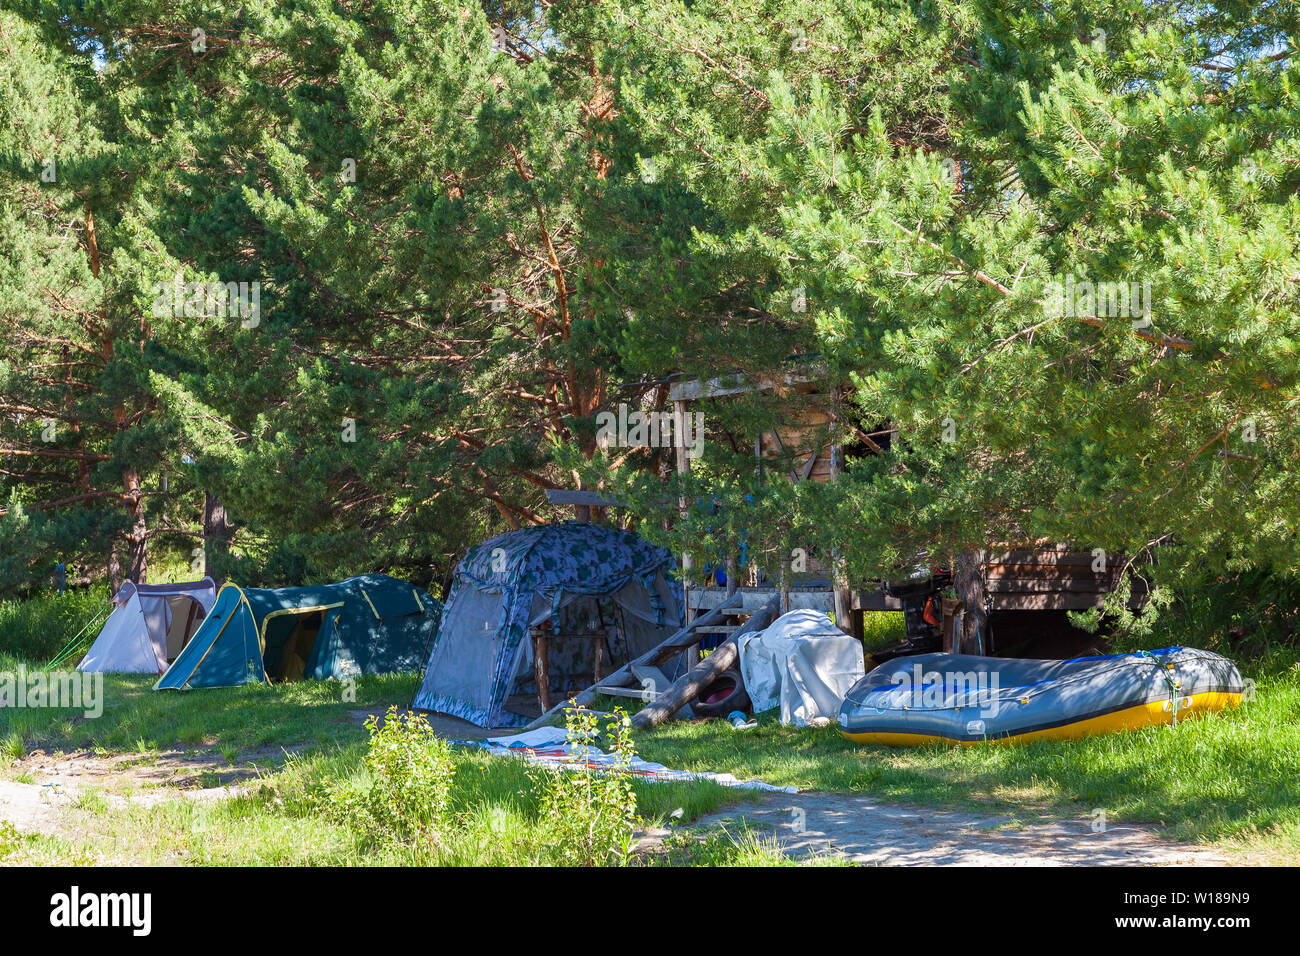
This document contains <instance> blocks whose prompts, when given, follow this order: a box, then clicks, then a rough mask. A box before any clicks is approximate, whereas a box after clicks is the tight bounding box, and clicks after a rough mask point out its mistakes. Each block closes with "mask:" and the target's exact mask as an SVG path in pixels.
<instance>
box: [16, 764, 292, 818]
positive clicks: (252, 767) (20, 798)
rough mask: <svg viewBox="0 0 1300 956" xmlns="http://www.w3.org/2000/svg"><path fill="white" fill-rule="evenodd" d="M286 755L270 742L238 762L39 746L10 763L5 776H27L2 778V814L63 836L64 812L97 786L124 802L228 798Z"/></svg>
mask: <svg viewBox="0 0 1300 956" xmlns="http://www.w3.org/2000/svg"><path fill="white" fill-rule="evenodd" d="M290 749H294V748H290ZM285 758H286V751H285V750H283V749H281V748H270V747H267V748H259V749H257V750H250V751H245V752H242V753H241V754H240V755H239V759H238V760H237V761H236V762H235V763H230V762H229V761H227V760H226V758H225V757H223V756H222V755H221V754H220V753H217V752H215V751H209V750H200V751H179V750H177V751H162V752H160V753H150V754H112V755H102V754H95V753H91V752H89V751H83V752H78V753H67V754H62V753H61V754H46V753H44V752H43V751H40V750H37V751H33V752H32V753H30V754H28V755H27V756H26V757H23V758H22V759H21V760H15V761H14V762H13V763H12V764H10V765H9V766H8V767H6V768H5V771H4V775H5V776H9V777H22V778H23V779H21V780H13V779H0V820H3V821H7V822H9V823H12V824H13V825H14V826H15V827H16V828H17V829H19V830H22V831H28V832H34V833H42V834H44V835H46V836H66V835H68V832H69V831H68V829H67V826H66V819H65V813H64V810H65V809H66V808H68V807H71V806H73V805H75V804H76V803H77V801H78V800H80V799H81V798H82V796H83V795H84V794H87V793H90V792H93V793H94V794H95V795H96V796H97V797H99V798H102V799H103V800H105V801H107V802H108V803H109V804H110V805H113V806H121V807H126V806H155V805H157V804H159V803H163V802H165V801H168V800H175V799H177V798H181V799H186V800H196V801H209V800H224V799H226V798H228V797H232V796H235V795H237V794H239V793H242V792H243V791H244V790H245V788H246V787H247V786H248V785H249V784H252V783H255V782H256V781H257V779H258V778H259V777H261V776H262V775H263V773H266V772H273V771H274V770H276V769H279V767H280V766H282V765H283V763H284V760H285ZM32 781H36V782H32Z"/></svg>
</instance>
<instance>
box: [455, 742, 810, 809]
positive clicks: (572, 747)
mask: <svg viewBox="0 0 1300 956" xmlns="http://www.w3.org/2000/svg"><path fill="white" fill-rule="evenodd" d="M451 743H453V744H459V745H460V746H462V747H481V748H482V749H484V750H486V751H487V752H488V753H492V754H498V755H500V756H512V755H513V756H516V757H522V758H523V759H524V760H526V761H528V762H529V763H533V764H539V765H541V766H544V767H552V768H554V769H557V770H577V769H579V768H580V767H582V766H584V765H585V766H587V767H589V768H591V769H592V770H594V771H597V772H607V771H610V770H617V769H618V758H617V757H614V756H612V755H611V754H607V753H605V752H604V751H603V750H601V749H600V748H599V747H592V746H586V747H583V746H582V745H580V744H577V743H574V742H573V741H571V740H570V739H569V734H568V731H566V730H565V729H564V728H563V727H539V728H538V729H537V730H529V731H525V732H524V733H522V734H513V735H511V736H509V737H489V738H487V739H486V740H453V741H451ZM627 772H628V773H630V774H631V775H632V776H634V777H640V778H642V779H643V780H649V781H651V782H653V783H663V782H665V781H672V780H678V781H681V780H712V781H713V782H714V783H718V784H721V785H722V786H724V787H733V788H735V789H737V790H770V791H773V792H775V793H797V792H798V791H797V790H796V789H795V788H794V787H778V786H776V785H775V784H771V783H765V782H764V781H762V780H738V779H736V777H734V776H733V775H732V774H729V773H712V772H710V771H707V770H672V769H670V768H669V767H665V766H664V765H663V764H661V763H651V762H650V761H649V760H643V759H641V758H640V757H633V758H632V761H631V763H630V765H629V766H628V768H627Z"/></svg>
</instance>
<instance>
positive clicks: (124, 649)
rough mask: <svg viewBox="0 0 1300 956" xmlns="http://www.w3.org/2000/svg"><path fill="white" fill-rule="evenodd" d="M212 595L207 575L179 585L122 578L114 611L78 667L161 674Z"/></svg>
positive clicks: (214, 590)
mask: <svg viewBox="0 0 1300 956" xmlns="http://www.w3.org/2000/svg"><path fill="white" fill-rule="evenodd" d="M216 600H217V585H216V583H215V582H214V581H213V580H212V578H204V579H203V580H202V581H188V582H184V583H180V584H136V583H135V582H133V581H127V582H125V583H124V584H123V585H122V587H121V588H120V589H119V590H118V592H117V594H116V595H115V596H114V598H113V605H114V607H113V612H112V613H111V614H110V615H109V616H108V620H107V621H105V622H104V628H103V630H101V631H100V632H99V637H97V638H96V639H95V643H94V644H92V645H91V646H90V650H89V651H87V652H86V656H85V657H84V658H82V660H81V663H80V664H79V665H78V666H77V670H81V671H105V672H107V673H114V674H161V673H163V672H165V671H166V670H167V665H168V663H170V662H171V661H173V660H175V659H176V657H177V656H179V655H180V652H181V651H182V650H183V649H184V648H185V645H186V644H188V643H189V641H190V638H192V637H193V636H194V634H195V632H196V631H198V629H199V626H200V625H201V624H202V623H203V619H204V618H205V617H207V614H208V612H209V611H211V610H212V605H213V604H215V603H216Z"/></svg>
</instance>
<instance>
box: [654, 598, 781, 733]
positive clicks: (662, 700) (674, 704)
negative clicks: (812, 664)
mask: <svg viewBox="0 0 1300 956" xmlns="http://www.w3.org/2000/svg"><path fill="white" fill-rule="evenodd" d="M779 614H780V607H779V599H778V598H773V599H772V600H771V601H769V602H768V603H767V606H766V607H764V608H763V609H762V610H761V611H759V612H758V613H757V614H755V615H754V616H753V617H751V618H750V619H749V620H748V621H746V622H745V624H744V626H742V627H741V629H740V630H739V631H737V632H736V633H735V634H732V635H731V636H730V637H728V638H727V639H726V640H725V641H723V642H722V643H721V644H719V645H718V647H717V648H716V649H715V650H714V651H713V653H712V654H710V655H709V656H708V657H706V658H704V660H702V661H700V662H699V663H698V664H696V665H695V666H694V667H692V668H691V669H690V670H689V671H688V672H687V673H686V674H685V675H683V676H682V677H680V678H678V679H677V680H676V681H675V682H674V683H673V686H672V687H669V688H668V689H667V690H666V691H664V692H663V693H662V694H660V695H659V696H658V697H656V698H655V699H654V700H653V701H651V702H650V703H649V704H647V705H646V706H645V707H643V708H641V709H640V710H639V711H637V712H636V713H635V714H634V715H633V716H632V726H633V727H634V728H636V729H641V730H644V729H645V728H647V727H656V726H658V725H659V724H662V723H663V722H664V721H665V720H667V719H668V718H669V717H671V716H672V715H673V714H675V713H677V712H678V711H679V710H681V709H682V708H683V707H685V706H686V705H687V704H689V703H690V702H691V701H693V700H694V699H695V698H696V697H697V696H698V695H699V693H700V691H701V690H703V689H704V688H705V687H707V686H708V685H709V684H710V683H712V682H713V680H714V679H715V678H717V676H718V675H719V674H721V673H722V672H723V671H725V670H726V669H727V668H729V667H730V666H731V665H732V664H734V663H735V662H736V661H737V659H738V658H739V653H740V652H739V650H738V648H737V646H736V641H737V640H738V639H739V638H740V637H742V636H743V635H745V634H750V633H752V632H754V631H761V630H763V628H765V627H767V626H768V625H769V624H771V623H772V622H773V621H774V620H776V618H777V617H778V616H779Z"/></svg>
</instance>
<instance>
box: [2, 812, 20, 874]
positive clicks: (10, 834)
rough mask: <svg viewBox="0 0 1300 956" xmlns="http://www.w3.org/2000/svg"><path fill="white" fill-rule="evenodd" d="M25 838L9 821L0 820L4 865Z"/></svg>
mask: <svg viewBox="0 0 1300 956" xmlns="http://www.w3.org/2000/svg"><path fill="white" fill-rule="evenodd" d="M22 841H23V837H22V834H21V833H19V832H18V828H17V827H15V826H14V825H13V824H12V823H10V822H9V821H8V820H0V863H3V862H4V861H5V860H6V859H7V858H8V857H9V856H10V854H12V853H13V852H14V851H15V850H17V849H18V847H19V846H21V845H22Z"/></svg>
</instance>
